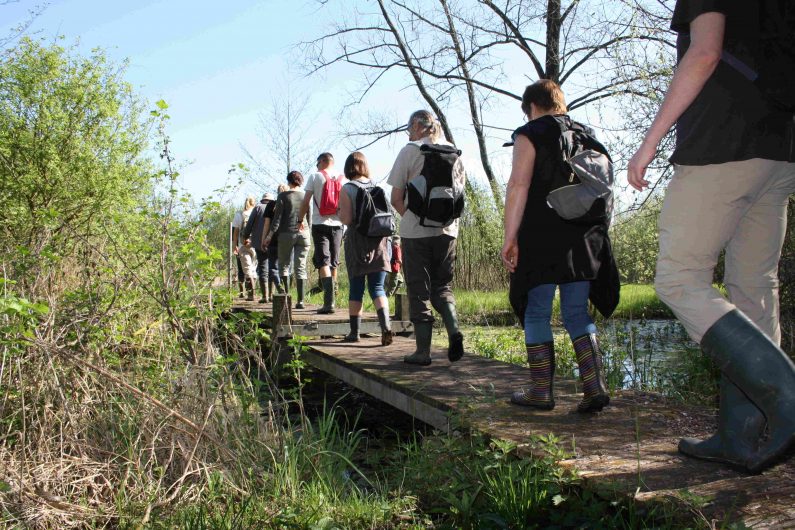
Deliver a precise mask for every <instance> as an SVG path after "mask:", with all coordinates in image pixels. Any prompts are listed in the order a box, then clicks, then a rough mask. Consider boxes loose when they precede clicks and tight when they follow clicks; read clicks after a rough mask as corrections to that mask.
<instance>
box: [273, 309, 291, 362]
mask: <svg viewBox="0 0 795 530" xmlns="http://www.w3.org/2000/svg"><path fill="white" fill-rule="evenodd" d="M292 323H293V313H292V310H291V300H290V295H289V294H280V293H276V294H274V295H273V320H272V322H271V362H272V363H273V364H274V365H275V366H277V367H278V366H279V365H281V364H283V363H284V362H286V361H287V360H289V359H287V355H286V351H287V349H286V348H285V346H286V344H285V339H284V338H283V337H279V330H280V329H281V328H282V327H283V326H290V325H292Z"/></svg>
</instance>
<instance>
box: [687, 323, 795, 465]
mask: <svg viewBox="0 0 795 530" xmlns="http://www.w3.org/2000/svg"><path fill="white" fill-rule="evenodd" d="M701 348H702V349H703V350H704V353H706V354H707V355H709V356H710V357H711V358H712V359H713V360H714V361H715V364H716V365H717V366H718V368H719V369H720V370H721V372H722V374H723V375H724V376H725V377H728V378H729V380H730V381H731V382H732V383H734V384H735V385H737V387H738V388H739V389H740V390H741V391H742V393H743V394H745V395H746V396H748V399H750V400H751V401H752V402H753V403H754V405H756V406H757V407H758V408H759V409H760V410H761V411H762V413H763V414H764V415H765V418H766V419H767V432H768V436H767V439H766V440H764V441H760V443H759V449H758V450H757V451H756V452H755V453H753V454H752V456H751V457H750V458H748V459H747V460H746V461H745V465H744V466H742V467H744V468H745V469H746V470H748V471H750V472H752V473H757V472H759V471H762V470H763V469H765V468H766V467H769V466H770V465H772V464H773V463H774V462H775V461H776V460H777V459H778V458H780V457H781V456H782V455H784V453H786V452H787V450H788V449H790V448H791V447H792V446H793V445H795V364H793V362H792V360H791V359H790V358H789V357H788V356H787V354H785V353H784V352H783V351H782V350H781V348H779V347H778V346H777V345H776V344H775V343H774V342H773V341H772V340H770V338H769V337H768V336H767V335H765V334H764V333H763V332H762V331H761V330H760V329H759V328H758V327H756V325H755V324H754V323H753V322H751V321H750V320H749V319H748V317H746V316H745V315H744V314H743V313H742V312H740V311H738V310H736V309H735V310H733V311H730V312H728V313H726V314H725V315H724V316H722V317H721V318H719V319H718V321H717V322H715V323H714V324H713V325H712V327H710V328H709V329H708V330H707V332H706V333H705V334H704V337H703V338H702V339H701Z"/></svg>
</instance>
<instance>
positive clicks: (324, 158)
mask: <svg viewBox="0 0 795 530" xmlns="http://www.w3.org/2000/svg"><path fill="white" fill-rule="evenodd" d="M332 160H334V155H332V154H331V153H320V154H319V155H317V161H318V162H331V161H332Z"/></svg>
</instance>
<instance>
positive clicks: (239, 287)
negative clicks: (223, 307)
mask: <svg viewBox="0 0 795 530" xmlns="http://www.w3.org/2000/svg"><path fill="white" fill-rule="evenodd" d="M237 288H238V289H239V290H240V294H239V295H237V296H238V298H245V297H246V293H245V291H244V290H243V282H241V281H238V282H237Z"/></svg>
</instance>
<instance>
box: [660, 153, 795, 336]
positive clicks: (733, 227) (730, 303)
mask: <svg viewBox="0 0 795 530" xmlns="http://www.w3.org/2000/svg"><path fill="white" fill-rule="evenodd" d="M793 192H795V163H791V162H778V161H773V160H765V159H761V158H755V159H751V160H744V161H741V162H727V163H724V164H713V165H707V166H681V165H680V166H676V169H675V171H674V176H673V178H672V179H671V182H670V183H669V184H668V188H667V190H666V193H665V201H664V203H663V207H662V211H661V212H660V220H659V230H660V253H659V256H658V258H657V274H656V277H655V279H654V286H655V288H656V290H657V294H658V295H659V297H660V299H661V300H662V301H663V302H665V303H666V304H667V305H668V307H670V308H671V310H672V311H673V312H674V314H675V315H676V317H677V318H678V319H679V320H680V321H681V322H682V324H683V325H684V327H685V329H686V330H687V332H688V334H689V335H690V337H691V338H692V339H693V340H695V341H696V342H701V338H702V337H703V336H704V333H705V332H706V331H707V330H708V329H709V328H710V327H712V325H713V324H714V323H715V322H717V321H718V320H719V319H720V318H721V317H722V316H724V315H725V314H726V313H728V312H730V311H732V310H734V309H739V310H740V311H742V312H743V313H745V315H746V316H748V318H750V319H751V320H752V321H753V322H754V323H755V324H756V325H757V326H759V328H760V329H761V330H762V331H763V332H764V333H765V334H767V335H768V336H769V337H770V338H771V339H772V340H773V341H775V342H776V343H778V342H780V341H781V330H780V328H779V314H778V311H779V304H778V287H779V281H778V262H779V259H780V257H781V247H782V245H783V244H784V237H785V234H786V229H787V201H788V198H789V195H790V194H791V193H793ZM724 249H725V250H726V254H725V264H726V268H725V271H726V272H725V276H724V282H725V285H726V291H727V293H728V300H727V299H726V297H724V296H723V294H721V292H720V291H718V290H717V289H715V288H714V287H713V286H712V278H713V271H714V269H715V266H716V265H717V263H718V257H719V256H720V252H721V251H722V250H724Z"/></svg>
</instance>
